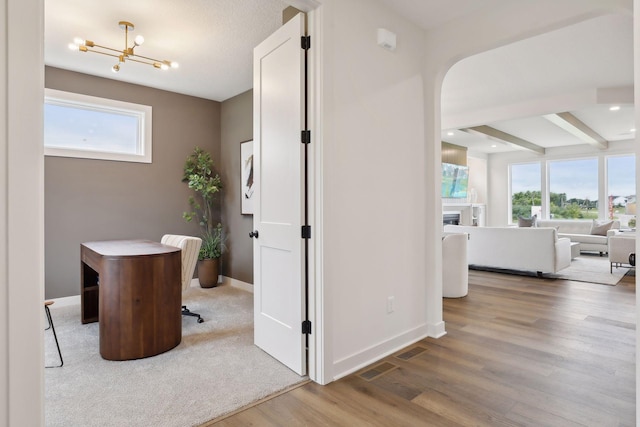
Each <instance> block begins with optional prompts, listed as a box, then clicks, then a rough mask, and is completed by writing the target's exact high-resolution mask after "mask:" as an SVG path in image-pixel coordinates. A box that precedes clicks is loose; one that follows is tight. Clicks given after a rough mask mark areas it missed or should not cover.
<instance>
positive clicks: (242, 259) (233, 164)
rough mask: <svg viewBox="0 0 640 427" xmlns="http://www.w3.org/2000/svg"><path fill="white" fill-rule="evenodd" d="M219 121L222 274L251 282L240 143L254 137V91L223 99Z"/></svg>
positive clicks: (249, 225) (250, 218) (250, 219)
mask: <svg viewBox="0 0 640 427" xmlns="http://www.w3.org/2000/svg"><path fill="white" fill-rule="evenodd" d="M220 121H221V126H222V127H221V141H222V150H221V155H222V164H224V166H225V167H224V172H223V175H222V178H223V180H224V183H225V194H224V200H223V204H222V206H223V208H222V218H223V221H224V224H225V227H226V230H227V232H228V235H229V240H228V242H227V246H228V248H229V251H228V252H227V254H226V255H225V257H224V260H223V264H224V267H223V271H224V273H223V274H225V275H226V276H227V277H232V278H234V279H237V280H242V281H243V282H247V283H253V241H252V239H250V238H249V232H250V231H251V229H252V227H253V216H252V215H242V214H241V213H240V203H241V197H240V193H241V189H240V143H241V142H244V141H248V140H251V139H253V91H252V90H249V91H247V92H244V93H242V94H240V95H238V96H235V97H233V98H230V99H228V100H226V101H224V102H223V103H222V110H221V120H220Z"/></svg>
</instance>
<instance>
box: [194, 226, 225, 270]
mask: <svg viewBox="0 0 640 427" xmlns="http://www.w3.org/2000/svg"><path fill="white" fill-rule="evenodd" d="M225 241H226V236H225V235H224V232H223V230H222V224H220V223H218V225H216V226H215V227H214V228H213V232H209V231H205V232H204V234H203V235H202V246H201V247H200V253H199V254H198V259H199V260H200V261H202V260H203V259H215V258H220V257H221V256H222V252H224V251H225V249H226V246H225Z"/></svg>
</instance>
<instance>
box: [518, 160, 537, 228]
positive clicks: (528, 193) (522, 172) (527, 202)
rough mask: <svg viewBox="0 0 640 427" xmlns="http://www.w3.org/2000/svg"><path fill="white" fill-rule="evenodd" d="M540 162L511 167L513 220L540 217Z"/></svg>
mask: <svg viewBox="0 0 640 427" xmlns="http://www.w3.org/2000/svg"><path fill="white" fill-rule="evenodd" d="M541 176H542V174H541V165H540V162H535V163H522V164H512V165H511V219H512V220H513V222H516V223H517V222H518V217H520V216H522V217H525V218H529V217H531V216H533V215H538V218H540V216H541V215H540V212H541V206H542V192H541V182H542V180H541Z"/></svg>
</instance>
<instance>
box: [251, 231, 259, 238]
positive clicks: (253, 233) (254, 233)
mask: <svg viewBox="0 0 640 427" xmlns="http://www.w3.org/2000/svg"><path fill="white" fill-rule="evenodd" d="M249 237H255V238H256V239H257V238H258V230H255V231H252V232H251V233H249Z"/></svg>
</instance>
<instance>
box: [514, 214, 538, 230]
mask: <svg viewBox="0 0 640 427" xmlns="http://www.w3.org/2000/svg"><path fill="white" fill-rule="evenodd" d="M536 218H537V215H534V216H532V217H531V218H524V217H522V216H519V217H518V227H535V226H536Z"/></svg>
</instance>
